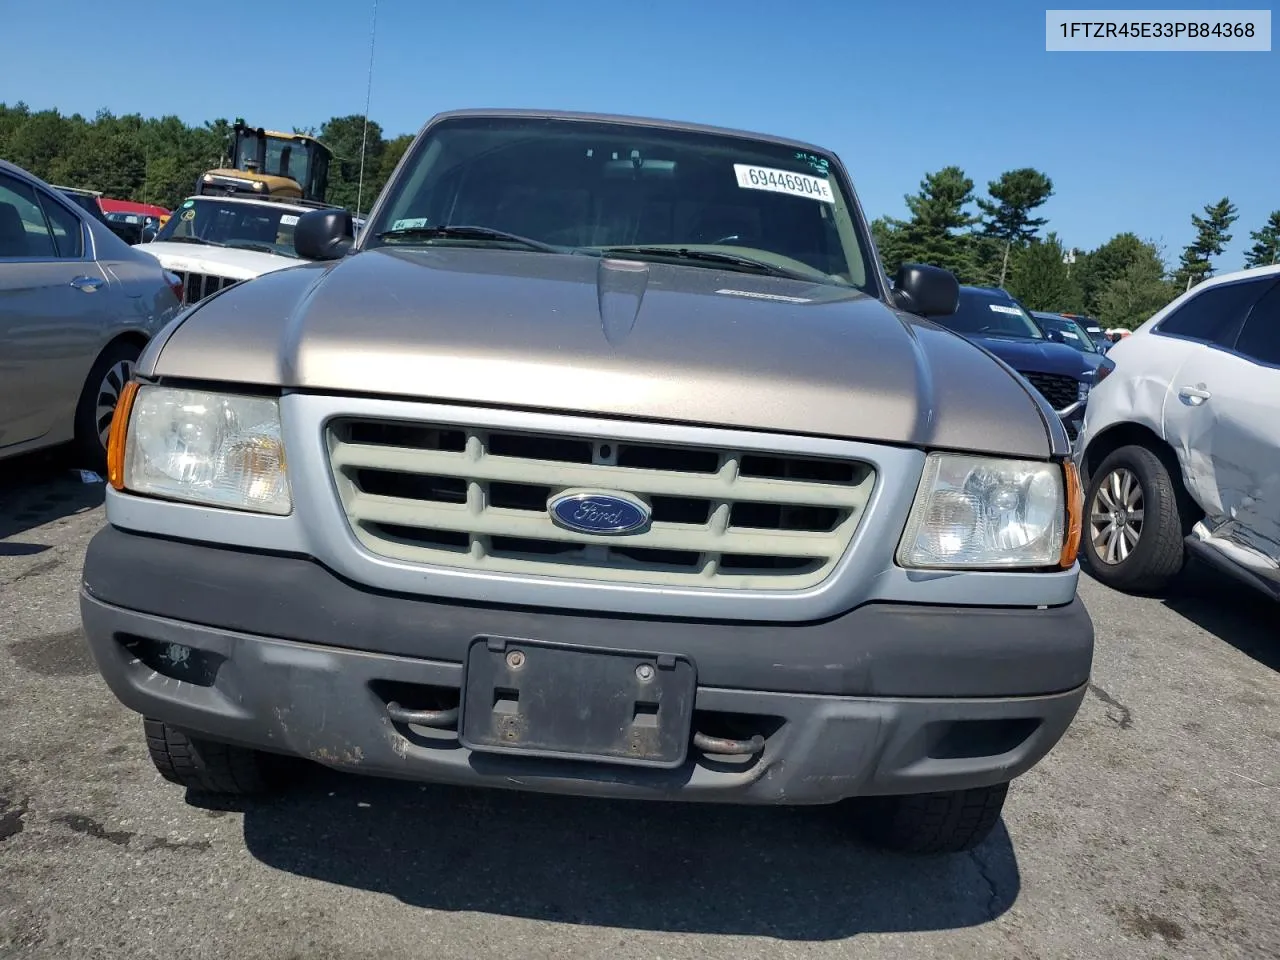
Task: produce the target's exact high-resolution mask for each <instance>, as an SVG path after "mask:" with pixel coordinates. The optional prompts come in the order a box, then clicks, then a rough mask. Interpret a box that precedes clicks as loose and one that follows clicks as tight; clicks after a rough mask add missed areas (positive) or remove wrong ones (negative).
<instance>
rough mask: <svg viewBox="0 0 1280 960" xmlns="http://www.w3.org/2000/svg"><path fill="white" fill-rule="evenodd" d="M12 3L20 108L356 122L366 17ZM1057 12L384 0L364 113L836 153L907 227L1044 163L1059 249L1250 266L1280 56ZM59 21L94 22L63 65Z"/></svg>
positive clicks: (871, 198) (325, 4)
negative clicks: (781, 142)
mask: <svg viewBox="0 0 1280 960" xmlns="http://www.w3.org/2000/svg"><path fill="white" fill-rule="evenodd" d="M1063 5H1065V4H1063ZM5 6H6V7H7V8H8V9H6V11H5V13H4V23H5V33H6V35H7V37H8V38H9V42H6V43H5V53H4V57H3V58H0V98H2V99H3V100H5V101H6V102H8V103H14V102H16V101H18V100H23V101H25V102H26V103H27V104H28V105H30V106H31V107H32V108H35V109H44V108H49V107H56V108H57V109H59V110H61V111H62V112H64V113H73V112H80V113H83V114H85V115H86V116H91V115H92V114H93V113H94V111H96V110H98V109H99V108H104V107H105V108H108V109H110V110H112V111H113V112H116V113H135V112H136V113H142V114H144V115H148V116H152V115H161V114H177V115H178V116H180V117H182V118H183V119H184V120H186V121H188V122H201V121H204V120H207V119H212V118H215V117H226V118H234V117H236V116H243V117H245V118H246V119H248V120H250V121H251V122H254V123H260V124H263V125H265V126H278V127H285V128H288V127H290V126H295V125H296V126H311V125H316V126H318V125H319V124H320V123H322V122H323V121H324V120H326V119H327V118H329V117H330V116H334V115H344V114H351V113H361V112H363V109H364V102H365V80H366V69H367V65H368V59H369V47H368V39H369V27H370V15H371V11H372V3H371V0H357V2H351V0H342V2H338V0H307V2H302V0H274V2H271V3H266V4H261V5H247V6H246V5H243V4H232V5H231V6H229V7H221V8H220V9H221V10H222V12H221V13H218V14H216V15H215V14H211V13H210V11H211V10H214V9H219V8H218V7H217V6H216V5H213V4H209V5H205V4H196V3H193V2H190V0H186V2H182V3H174V2H172V0H169V2H156V0H110V3H107V4H104V3H103V2H102V0H45V2H43V3H41V4H36V3H34V2H25V3H23V2H22V0H9V3H7V4H6V5H5ZM1081 6H1086V5H1085V4H1081ZM1207 6H1209V5H1208V4H1202V5H1201V7H1202V8H1203V7H1207ZM1245 6H1247V5H1245ZM1255 6H1260V5H1255ZM1044 9H1045V5H1043V4H1031V3H1027V2H1025V0H1024V2H1020V3H1014V2H987V3H982V4H972V5H971V4H960V3H934V2H920V3H915V4H911V5H908V4H902V3H889V2H882V3H879V4H875V3H855V2H850V0H834V2H833V0H807V2H800V3H795V2H792V3H780V2H776V0H771V2H764V0H738V2H736V3H725V2H715V3H713V2H709V0H683V2H673V0H644V2H636V3H602V2H599V0H597V2H592V3H580V2H571V0H543V2H533V0H466V2H458V0H380V2H379V4H378V25H377V26H378V29H377V46H376V59H375V65H374V77H373V99H372V107H371V110H370V114H371V116H372V117H373V119H375V120H377V121H378V122H379V123H381V124H382V126H383V128H384V130H385V131H386V132H387V134H388V135H391V134H396V133H407V132H414V131H416V130H417V129H418V128H419V127H420V126H421V125H422V123H423V122H424V121H425V120H427V119H428V117H430V116H431V114H433V113H435V112H437V111H439V110H444V109H452V108H457V107H483V106H510V107H552V108H559V109H583V110H594V111H602V112H615V113H632V114H642V115H647V116H659V117H669V118H673V119H682V120H693V121H701V122H709V123H716V124H721V125H725V126H733V127H741V128H745V129H752V130H762V131H767V132H771V133H778V134H783V135H789V136H794V137H799V138H803V139H807V140H811V141H814V142H817V143H819V144H822V145H823V146H827V147H830V148H831V149H834V150H835V151H836V152H837V153H839V154H840V156H841V157H842V158H843V159H844V161H845V163H846V164H847V165H848V167H849V169H850V171H851V173H852V175H853V177H854V182H855V186H856V187H857V189H858V192H859V195H860V196H861V199H862V202H863V205H864V206H865V207H866V209H867V212H868V214H869V215H870V216H873V217H874V216H879V215H882V214H887V215H890V216H904V215H905V212H906V211H905V207H904V206H903V202H902V196H903V194H905V193H909V192H914V191H915V190H916V188H917V185H918V183H919V180H920V178H921V177H922V176H923V174H924V173H925V172H926V171H932V170H936V169H938V168H940V167H942V166H945V165H947V164H957V165H959V166H961V167H962V168H963V169H964V170H965V172H966V173H967V174H968V175H969V176H970V177H972V178H973V180H974V181H975V183H976V184H977V186H978V189H979V192H980V193H981V192H983V191H985V187H986V184H987V181H989V180H992V179H994V178H995V177H997V176H998V175H999V174H1000V173H1001V172H1002V171H1004V170H1008V169H1011V168H1014V167H1021V166H1033V167H1036V168H1038V169H1041V170H1043V171H1044V172H1046V173H1048V174H1049V176H1050V177H1052V178H1053V181H1054V186H1055V189H1056V195H1055V196H1054V197H1053V198H1052V199H1051V200H1050V201H1049V203H1047V204H1046V205H1045V207H1044V208H1043V213H1044V215H1046V216H1048V217H1049V219H1050V228H1051V229H1056V230H1057V231H1058V233H1059V234H1060V235H1061V237H1062V238H1063V240H1064V242H1066V243H1067V244H1068V245H1074V246H1077V247H1080V248H1083V249H1087V248H1090V247H1093V246H1096V245H1097V244H1098V243H1101V242H1103V241H1105V240H1106V239H1107V238H1109V237H1110V236H1112V235H1113V234H1115V233H1116V232H1118V231H1121V230H1133V231H1134V232H1136V233H1138V234H1139V235H1141V236H1144V237H1148V238H1150V239H1153V240H1156V241H1157V242H1160V243H1163V245H1164V246H1165V248H1166V249H1165V253H1166V258H1167V259H1169V260H1170V261H1176V259H1177V255H1178V253H1179V252H1180V250H1181V248H1182V246H1183V245H1184V244H1186V243H1187V242H1188V241H1189V240H1190V239H1191V235H1192V228H1191V222H1190V216H1191V214H1192V213H1193V212H1200V210H1201V208H1203V206H1204V205H1205V204H1206V203H1208V202H1210V201H1215V200H1217V199H1218V198H1220V197H1222V196H1223V195H1226V196H1229V197H1230V198H1231V199H1232V200H1233V201H1234V202H1235V203H1236V205H1237V206H1238V207H1239V209H1240V220H1239V221H1238V222H1237V223H1236V224H1235V228H1234V231H1233V232H1234V238H1233V241H1232V243H1231V245H1230V247H1229V248H1228V250H1227V253H1226V254H1225V255H1224V256H1223V257H1222V258H1220V262H1219V268H1220V269H1221V270H1231V269H1237V268H1239V266H1240V265H1241V259H1242V251H1243V250H1244V249H1245V248H1246V247H1247V246H1248V245H1249V241H1248V232H1249V230H1253V229H1257V228H1258V227H1259V226H1260V225H1261V224H1262V222H1263V221H1264V220H1265V219H1266V217H1267V215H1268V214H1269V213H1270V212H1271V211H1272V210H1275V209H1280V180H1277V178H1276V158H1277V156H1280V124H1277V123H1276V118H1277V116H1278V115H1280V114H1278V113H1277V109H1278V108H1277V107H1276V96H1277V86H1278V85H1280V52H1276V51H1274V50H1273V52H1271V53H1153V54H1136V53H1087V54H1086V53H1046V52H1045V50H1044ZM108 11H109V12H108ZM241 18H243V20H242V21H241ZM54 23H78V24H81V28H78V29H77V30H76V31H74V35H75V36H76V37H77V38H78V39H77V42H76V43H75V45H74V46H72V47H69V46H68V43H67V41H68V38H69V37H70V36H71V34H69V33H67V32H64V31H62V30H54V29H53V27H52V26H51V24H54ZM15 40H18V41H19V42H13V41H15ZM148 58H150V62H148ZM85 78H92V80H86V79H85ZM249 88H256V89H257V90H259V91H260V93H258V94H257V95H255V96H254V97H252V98H251V97H249V96H248V95H247V94H246V93H245V92H244V91H245V90H246V89H249Z"/></svg>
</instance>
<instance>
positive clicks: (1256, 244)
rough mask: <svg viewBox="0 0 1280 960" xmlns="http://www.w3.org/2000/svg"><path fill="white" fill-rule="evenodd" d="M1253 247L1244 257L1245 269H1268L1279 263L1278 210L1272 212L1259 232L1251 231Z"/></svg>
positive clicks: (1279, 223) (1279, 222)
mask: <svg viewBox="0 0 1280 960" xmlns="http://www.w3.org/2000/svg"><path fill="white" fill-rule="evenodd" d="M1249 239H1251V240H1252V241H1253V246H1252V247H1250V248H1249V250H1248V252H1247V253H1245V255H1244V265H1245V266H1246V267H1269V266H1271V265H1272V264H1273V263H1280V210H1276V211H1274V212H1273V213H1272V214H1271V216H1270V217H1268V218H1267V222H1266V223H1265V224H1263V226H1262V229H1261V230H1252V231H1250V233H1249Z"/></svg>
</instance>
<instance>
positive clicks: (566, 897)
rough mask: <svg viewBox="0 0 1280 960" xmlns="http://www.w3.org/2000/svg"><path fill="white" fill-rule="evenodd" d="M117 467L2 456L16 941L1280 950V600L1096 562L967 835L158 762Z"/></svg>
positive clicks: (649, 951) (513, 954)
mask: <svg viewBox="0 0 1280 960" xmlns="http://www.w3.org/2000/svg"><path fill="white" fill-rule="evenodd" d="M102 496H103V488H102V485H101V484H100V483H84V482H82V480H81V478H80V477H79V476H78V475H77V474H74V473H73V472H71V471H70V470H69V469H68V468H67V465H66V464H65V463H63V462H61V461H60V460H59V459H58V458H34V459H30V458H28V459H25V460H23V461H21V462H19V463H17V464H14V463H4V462H0V958H4V960H9V958H17V957H22V958H27V957H31V958H41V960H43V958H58V960H63V958H72V957H74V958H77V960H91V958H129V960H142V958H149V957H155V958H164V960H178V958H187V957H191V958H222V957H226V958H235V960H254V958H271V960H324V958H339V957H341V958H344V960H361V958H375V957H376V958H383V957H386V958H396V960H413V958H418V957H429V958H433V960H448V958H455V957H457V958H463V957H465V958H479V957H501V958H517V957H519V958H526V957H527V958H538V960H541V958H552V957H609V958H611V960H632V958H635V960H640V958H644V960H655V958H662V960H673V958H686V957H687V958H695V957H696V958H721V957H723V958H734V960H746V958H756V957H769V958H777V960H784V958H791V957H805V958H825V957H840V958H856V957H888V958H912V960H923V958H935V957H936V958H948V960H953V958H1005V957H1007V958H1019V960H1048V958H1072V960H1088V958H1095V957H1117V958H1121V957H1123V958H1126V960H1143V958H1181V957H1197V958H1198V957H1205V958H1214V960H1218V958H1222V960H1225V958H1248V960H1258V958H1264V957H1280V909H1277V906H1276V904H1278V903H1280V630H1278V629H1277V627H1276V625H1277V623H1278V622H1280V618H1278V616H1277V614H1278V613H1280V608H1277V606H1276V605H1275V604H1273V603H1271V602H1270V601H1267V600H1265V599H1263V598H1262V597H1260V596H1255V595H1253V594H1252V593H1250V592H1249V591H1247V590H1246V589H1245V588H1243V587H1240V586H1237V585H1236V584H1234V583H1232V582H1231V581H1228V580H1226V579H1224V578H1222V577H1220V576H1218V575H1216V574H1214V573H1212V572H1210V571H1207V570H1203V569H1199V568H1192V569H1191V570H1189V571H1188V572H1187V574H1186V575H1184V578H1183V582H1182V583H1181V584H1180V585H1179V587H1178V589H1176V590H1173V591H1171V592H1170V594H1169V595H1168V596H1167V597H1162V598H1133V597H1125V596H1122V595H1120V594H1117V593H1114V592H1112V591H1110V590H1107V589H1106V588H1104V587H1102V586H1100V585H1099V584H1097V583H1096V582H1094V581H1092V580H1090V579H1088V578H1087V577H1085V578H1082V581H1081V586H1080V592H1081V595H1082V596H1083V597H1084V600H1085V602H1086V604H1087V605H1088V608H1089V611H1090V613H1091V614H1092V616H1093V618H1094V622H1095V624H1096V627H1097V637H1098V644H1097V653H1096V659H1095V663H1094V677H1093V684H1092V685H1091V688H1090V690H1091V693H1090V696H1089V697H1087V698H1086V700H1085V702H1084V706H1083V708H1082V710H1081V713H1080V714H1079V716H1078V717H1077V719H1076V721H1075V723H1074V724H1073V726H1072V727H1071V729H1070V730H1069V732H1068V733H1067V735H1066V737H1065V739H1064V740H1063V741H1062V743H1061V744H1060V745H1059V746H1058V747H1057V749H1056V750H1055V751H1054V752H1053V753H1052V754H1051V755H1050V756H1049V757H1048V758H1047V760H1045V761H1044V762H1043V763H1042V764H1041V765H1040V766H1038V767H1037V768H1036V769H1034V770H1033V771H1032V772H1031V773H1029V774H1028V775H1026V776H1025V777H1023V778H1021V779H1020V780H1018V781H1017V782H1015V784H1014V786H1013V789H1012V791H1011V793H1010V798H1009V801H1008V803H1007V805H1006V807H1005V816H1004V820H1003V823H1002V824H1001V826H1000V827H998V828H997V830H996V832H995V833H994V835H993V836H992V837H991V838H990V839H989V840H988V841H987V842H986V843H985V844H984V845H983V846H982V847H981V848H979V849H978V850H977V851H975V852H974V853H972V854H965V855H958V856H950V857H929V858H919V857H914V858H913V857H901V856H891V855H886V854H882V853H878V852H875V851H871V850H868V849H867V848H865V847H862V846H859V845H858V844H856V843H855V842H854V841H853V840H852V839H850V836H849V831H848V830H847V825H846V824H845V823H844V822H843V821H842V819H841V816H840V813H839V811H837V810H834V809H742V808H734V807H710V806H686V805H676V804H645V803H636V802H631V803H626V802H606V801H596V800H577V799H570V798H561V797H548V796H535V795H526V794H521V793H514V792H511V793H508V792H505V791H478V790H461V789H453V788H440V787H430V786H428V787H423V786H419V785H415V784H405V783H393V782H385V781H378V780H372V779H367V778H357V777H353V776H348V775H340V774H336V773H331V772H328V771H325V770H322V769H319V768H317V769H316V770H315V771H314V772H312V773H309V774H307V775H306V776H305V777H304V778H303V779H302V780H301V781H300V782H299V783H298V784H297V785H296V786H295V787H294V788H293V789H292V790H290V791H289V792H287V793H286V794H284V795H282V796H281V797H279V798H276V799H273V800H271V801H254V802H247V803H246V802H238V803H232V804H225V805H221V806H219V805H210V804H208V803H199V802H196V801H195V800H194V799H188V798H187V797H186V796H185V794H184V792H183V791H182V790H181V789H179V788H177V787H174V786H172V785H171V784H168V783H166V782H164V781H163V780H161V779H160V777H159V775H157V774H156V773H155V771H154V769H153V768H152V766H151V764H150V761H149V760H148V759H147V756H146V750H145V747H144V744H143V739H142V733H141V729H140V722H139V720H138V718H137V717H136V716H135V715H134V714H132V713H130V712H129V711H127V710H125V709H124V708H123V707H122V706H120V705H119V704H118V703H117V702H116V701H115V699H114V698H113V697H112V696H111V694H110V693H109V692H108V690H107V688H106V687H105V685H104V684H103V683H102V681H101V680H100V679H99V678H98V675H97V673H96V671H95V669H94V666H93V663H92V661H91V660H90V658H89V655H88V653H87V651H86V649H85V647H84V644H83V640H82V637H81V634H80V620H79V612H78V606H77V589H78V584H79V578H80V566H81V562H82V559H83V554H84V549H85V545H86V543H87V542H88V540H89V538H90V537H91V536H92V535H93V533H94V532H95V531H96V530H97V529H98V528H99V527H100V526H101V525H102V523H103V522H104V520H103V510H102Z"/></svg>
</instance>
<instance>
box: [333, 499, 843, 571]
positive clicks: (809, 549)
mask: <svg viewBox="0 0 1280 960" xmlns="http://www.w3.org/2000/svg"><path fill="white" fill-rule="evenodd" d="M432 507H433V509H432V510H431V511H430V512H429V513H428V514H426V515H424V511H423V510H422V508H421V506H420V505H419V504H418V503H415V502H405V501H403V500H397V499H396V498H394V497H379V496H370V495H368V494H363V493H357V494H354V495H352V496H351V497H350V498H349V499H348V500H347V509H348V511H349V512H350V514H351V515H352V516H354V517H359V519H360V521H361V522H364V523H378V524H390V525H395V526H404V527H420V528H422V529H424V530H427V529H429V530H444V531H447V532H450V533H467V534H474V535H475V536H477V537H486V536H509V537H524V538H526V539H529V540H553V541H557V542H560V541H563V542H564V543H579V544H580V543H584V542H592V543H594V542H598V541H599V538H598V537H596V538H587V537H585V536H584V535H583V534H579V533H574V532H573V531H572V530H565V529H563V528H561V527H557V526H555V525H554V524H552V523H550V522H549V521H547V520H546V519H545V518H544V517H541V516H539V514H537V513H535V512H534V511H532V510H503V509H501V508H497V507H491V508H489V509H487V510H483V511H482V512H479V513H474V512H472V511H471V510H470V509H469V508H468V507H467V506H466V505H462V506H457V505H454V504H432ZM839 543H840V528H838V527H837V528H836V532H835V533H834V534H825V535H822V534H813V533H809V532H806V531H801V530H777V531H769V532H768V533H762V532H754V531H753V532H750V533H746V532H743V531H741V530H734V529H732V528H730V529H726V530H723V531H720V532H717V531H716V530H715V529H714V528H713V527H711V526H705V527H696V526H694V525H693V524H685V523H658V522H655V523H653V524H652V525H651V526H650V528H649V529H648V530H646V531H645V532H644V533H638V534H632V535H630V536H628V537H626V540H625V543H621V542H617V541H616V540H615V542H614V543H612V544H611V546H619V547H624V548H631V547H634V548H644V549H653V550H692V551H697V552H699V553H706V552H712V551H715V552H718V553H747V554H755V555H757V556H777V557H811V558H815V559H817V558H821V557H824V556H827V555H829V554H830V553H831V551H832V549H833V548H834V547H838V545H839Z"/></svg>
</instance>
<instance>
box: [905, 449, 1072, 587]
mask: <svg viewBox="0 0 1280 960" xmlns="http://www.w3.org/2000/svg"><path fill="white" fill-rule="evenodd" d="M1065 478H1066V474H1065V473H1064V468H1063V465H1062V464H1060V463H1041V462H1038V461H1032V460H998V459H993V458H990V457H978V456H967V455H959V454H950V453H931V454H929V456H928V458H927V459H926V461H925V467H924V476H923V477H922V478H921V480H920V488H919V490H917V491H916V499H915V503H914V504H913V505H912V507H911V515H910V516H909V517H908V519H907V527H906V530H904V531H903V535H902V543H901V544H900V545H899V546H898V563H899V564H900V565H902V566H904V567H923V568H932V569H947V568H957V567H958V568H964V567H978V568H981V567H987V568H991V567H995V568H1009V567H1050V566H1052V567H1057V566H1059V565H1060V564H1061V562H1062V561H1063V560H1064V559H1065V558H1066V552H1067V551H1064V549H1063V546H1064V542H1063V541H1064V535H1065V534H1066V527H1067V523H1068V518H1067V512H1068V511H1067V506H1068V504H1067V499H1066V497H1065V495H1064V485H1065V482H1066V480H1065ZM1073 502H1074V498H1073ZM1072 522H1073V523H1074V518H1073V520H1072ZM1071 559H1072V562H1073V561H1074V557H1072V558H1071ZM1066 565H1068V566H1069V565H1070V563H1067V564H1066Z"/></svg>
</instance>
